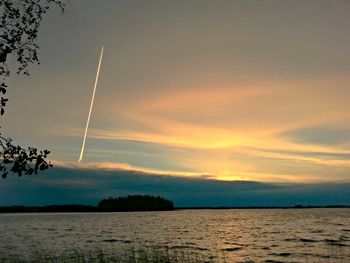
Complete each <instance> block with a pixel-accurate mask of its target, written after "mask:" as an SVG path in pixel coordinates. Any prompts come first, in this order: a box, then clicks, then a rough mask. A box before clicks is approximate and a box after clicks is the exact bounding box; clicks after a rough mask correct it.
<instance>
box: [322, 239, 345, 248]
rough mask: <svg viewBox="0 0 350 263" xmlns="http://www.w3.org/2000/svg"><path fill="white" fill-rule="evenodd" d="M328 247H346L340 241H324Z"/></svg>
mask: <svg viewBox="0 0 350 263" xmlns="http://www.w3.org/2000/svg"><path fill="white" fill-rule="evenodd" d="M324 241H325V242H326V243H327V244H328V245H330V246H338V247H347V246H348V245H346V244H344V243H342V242H341V240H335V239H325V240H324Z"/></svg>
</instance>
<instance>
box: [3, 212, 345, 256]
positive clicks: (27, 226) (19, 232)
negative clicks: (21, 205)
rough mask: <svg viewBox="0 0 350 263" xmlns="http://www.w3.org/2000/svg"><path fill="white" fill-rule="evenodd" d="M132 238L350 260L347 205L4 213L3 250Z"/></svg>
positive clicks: (110, 245)
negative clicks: (124, 211)
mask: <svg viewBox="0 0 350 263" xmlns="http://www.w3.org/2000/svg"><path fill="white" fill-rule="evenodd" d="M128 246H132V247H140V248H142V247H148V246H151V247H152V246H162V247H167V248H169V249H186V250H191V251H200V253H202V252H203V253H208V254H211V255H213V256H214V257H217V258H218V259H220V258H221V257H225V258H226V261H227V262H350V209H260V210H259V209H250V210H244V209H242V210H239V209H237V210H180V211H171V212H130V213H74V214H68V213H55V214H0V258H1V257H2V258H12V257H16V258H20V259H27V260H30V259H31V257H32V256H33V254H35V253H37V252H40V253H42V252H45V253H55V254H62V253H67V251H72V250H76V251H80V252H84V251H93V250H96V248H98V249H101V250H103V251H104V252H105V253H113V251H114V250H117V249H123V248H124V247H128Z"/></svg>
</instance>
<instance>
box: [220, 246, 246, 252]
mask: <svg viewBox="0 0 350 263" xmlns="http://www.w3.org/2000/svg"><path fill="white" fill-rule="evenodd" d="M241 249H242V248H240V247H228V248H224V249H222V251H227V252H234V251H239V250H241Z"/></svg>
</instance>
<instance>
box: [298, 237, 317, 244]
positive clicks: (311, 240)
mask: <svg viewBox="0 0 350 263" xmlns="http://www.w3.org/2000/svg"><path fill="white" fill-rule="evenodd" d="M300 241H302V242H305V243H316V242H318V241H317V240H315V239H309V238H300Z"/></svg>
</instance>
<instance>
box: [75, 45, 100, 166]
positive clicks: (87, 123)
mask: <svg viewBox="0 0 350 263" xmlns="http://www.w3.org/2000/svg"><path fill="white" fill-rule="evenodd" d="M103 49H104V47H102V49H101V55H100V60H99V62H98V67H97V73H96V79H95V85H94V91H93V93H92V98H91V104H90V110H89V115H88V119H87V122H86V127H85V133H84V139H83V145H82V146H81V152H80V156H79V162H81V160H82V159H83V154H84V148H85V141H86V135H87V131H88V128H89V123H90V117H91V111H92V106H93V105H94V99H95V93H96V87H97V81H98V77H99V75H100V68H101V63H102V57H103Z"/></svg>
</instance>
